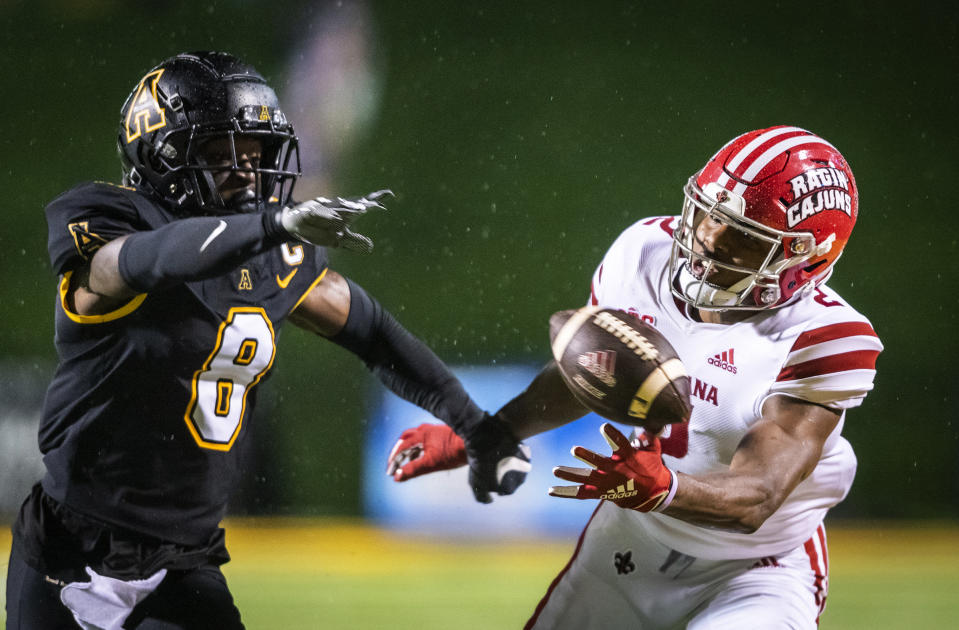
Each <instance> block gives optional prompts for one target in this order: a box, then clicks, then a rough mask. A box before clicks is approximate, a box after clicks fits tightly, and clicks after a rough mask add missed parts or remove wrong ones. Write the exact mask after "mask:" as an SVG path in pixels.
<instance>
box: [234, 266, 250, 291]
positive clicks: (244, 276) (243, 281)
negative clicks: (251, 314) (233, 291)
mask: <svg viewBox="0 0 959 630" xmlns="http://www.w3.org/2000/svg"><path fill="white" fill-rule="evenodd" d="M236 288H237V289H239V290H240V291H252V290H253V280H252V279H251V278H250V270H249V269H247V268H245V267H244V268H243V269H240V282H239V284H237V287H236Z"/></svg>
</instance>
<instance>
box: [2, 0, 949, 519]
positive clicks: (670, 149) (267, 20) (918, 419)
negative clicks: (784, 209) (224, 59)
mask: <svg viewBox="0 0 959 630" xmlns="http://www.w3.org/2000/svg"><path fill="white" fill-rule="evenodd" d="M340 18H342V22H343V23H344V24H346V25H347V26H348V27H349V26H350V25H354V26H355V25H356V24H360V25H361V26H362V28H360V29H358V30H352V31H351V30H349V29H347V31H348V32H351V33H353V36H354V37H359V39H358V40H349V39H348V38H347V40H346V44H344V46H345V48H344V50H346V51H347V53H345V55H346V62H345V63H346V65H347V66H349V65H350V63H351V61H350V60H351V57H350V56H349V51H355V50H360V51H362V56H363V58H364V59H365V62H364V63H365V65H364V67H365V70H364V74H361V75H357V76H362V77H366V81H367V83H363V84H362V85H361V86H359V87H362V88H364V90H365V91H364V90H360V89H358V88H357V90H356V91H357V92H358V93H357V94H354V95H353V96H352V98H353V100H349V99H346V101H345V102H346V103H347V105H346V106H345V107H341V108H340V109H345V110H346V111H347V112H348V113H352V114H354V115H355V114H356V111H361V112H365V113H362V114H361V115H360V116H359V117H358V118H353V119H351V120H353V122H351V123H350V122H348V123H340V125H341V126H340V127H330V129H329V130H327V133H326V135H325V136H324V137H325V140H324V141H325V142H326V143H327V145H326V146H331V147H335V150H334V149H329V150H327V151H326V155H327V156H328V157H329V156H333V157H335V160H334V159H327V160H326V161H325V162H324V163H323V164H322V168H323V170H324V179H323V181H322V183H323V185H325V186H327V187H328V188H329V189H328V190H318V191H317V193H316V194H319V193H321V192H325V193H328V194H329V193H332V194H342V195H351V194H359V193H364V192H367V191H370V190H374V189H377V188H381V187H390V188H392V189H393V190H395V191H396V193H397V198H396V199H395V200H394V201H393V202H392V203H391V204H389V206H390V209H389V211H387V212H383V213H378V214H375V215H373V216H369V217H366V218H365V219H363V223H362V225H361V230H360V231H363V232H365V233H367V234H369V235H371V236H372V237H373V238H374V240H375V242H376V249H375V251H374V253H373V254H372V255H371V256H369V257H360V256H356V255H351V254H349V253H339V252H334V253H333V254H332V266H333V268H334V269H337V270H338V271H341V272H343V273H344V274H345V275H348V276H350V277H352V278H354V279H355V280H356V281H358V282H359V283H360V284H362V285H364V286H365V287H366V289H367V290H369V291H370V292H371V293H372V294H374V295H376V296H377V297H378V298H379V299H380V300H381V301H382V302H383V304H384V305H386V306H387V307H388V308H390V310H391V311H392V312H393V313H394V314H395V315H396V316H397V317H398V318H399V319H400V320H401V321H402V322H403V323H404V324H405V325H406V326H407V327H408V328H409V329H410V330H412V331H414V332H415V333H417V334H418V335H420V336H421V337H422V338H424V339H425V340H426V341H427V342H428V343H430V344H431V345H432V346H433V348H434V349H435V350H436V351H437V353H438V354H439V355H440V356H441V357H443V358H444V359H445V360H446V361H447V362H449V363H451V364H454V365H460V364H491V363H493V362H498V363H502V362H521V363H530V364H540V363H542V362H545V361H546V360H547V358H548V339H547V325H546V323H547V320H548V317H549V315H550V314H551V313H553V312H554V311H556V310H560V309H563V308H570V307H575V306H578V305H581V304H583V303H584V301H585V299H586V295H587V291H588V283H589V279H590V275H591V273H592V271H593V269H594V267H595V266H596V265H597V264H598V262H599V260H600V259H601V257H602V255H603V253H604V252H605V250H606V248H607V247H608V245H609V244H610V243H611V242H612V240H613V239H614V238H615V236H616V235H618V234H619V232H620V231H621V230H622V229H623V228H625V227H626V226H628V225H630V224H631V223H632V222H634V221H636V220H637V219H639V218H641V217H644V216H651V215H659V214H675V213H678V212H679V210H680V207H681V203H682V186H683V183H684V182H685V180H686V178H687V177H688V176H689V175H690V174H691V173H692V172H693V171H695V170H697V169H698V168H700V167H701V166H702V165H703V164H704V163H705V160H706V159H707V158H708V157H709V156H710V155H712V153H713V152H714V151H716V150H717V149H718V148H719V147H720V146H721V145H722V144H723V143H725V142H726V141H727V140H729V139H730V138H732V137H733V136H735V135H737V134H739V133H741V132H744V131H746V130H749V129H753V128H758V127H766V126H770V125H774V124H792V125H798V126H801V127H805V128H807V129H810V130H812V131H814V132H816V133H818V134H820V135H822V136H823V137H825V138H827V139H828V140H829V141H830V142H832V143H833V144H834V145H836V146H837V147H839V149H840V150H841V151H842V152H843V153H844V155H845V156H846V158H847V159H848V160H849V162H850V164H851V165H852V167H853V169H854V172H855V174H856V177H857V181H858V185H859V191H860V216H859V222H858V225H857V227H856V230H855V231H854V233H853V236H852V239H851V241H850V244H849V246H848V247H847V249H846V251H845V254H844V256H843V258H842V260H841V261H840V263H839V265H838V267H837V271H836V273H835V275H834V277H833V279H832V280H831V282H830V285H831V286H832V287H834V288H835V289H837V290H838V291H839V292H840V293H841V294H842V295H843V297H844V298H846V299H847V300H848V301H849V302H850V303H851V304H853V305H854V306H855V307H856V308H858V309H859V310H860V311H862V312H863V313H865V314H866V315H867V316H868V317H869V318H870V319H871V320H872V322H873V324H874V327H875V329H876V330H877V332H878V334H879V335H880V338H881V339H882V340H883V342H884V343H885V346H886V350H885V352H884V353H883V354H882V355H881V356H880V359H879V364H878V376H877V379H876V388H875V390H874V391H873V393H871V394H870V395H869V397H868V398H867V400H866V402H865V404H864V405H863V406H862V407H860V408H858V409H855V410H853V411H852V412H850V413H849V415H848V418H847V422H846V428H845V435H846V436H847V438H848V439H849V440H850V441H851V442H852V444H853V446H854V447H855V448H856V451H857V454H858V456H859V462H860V464H859V473H858V476H857V479H856V483H855V486H854V487H853V491H852V493H851V494H850V496H849V498H848V499H847V500H846V501H845V503H843V504H842V505H841V506H840V507H839V508H838V509H837V510H836V511H835V514H836V515H838V516H846V517H854V518H861V519H866V518H870V519H872V518H884V517H924V518H925V517H943V518H955V517H956V516H957V515H959V457H957V446H959V426H957V423H959V417H957V412H956V398H957V396H956V390H955V389H953V388H954V387H956V377H955V375H954V373H953V371H952V366H953V361H954V357H955V356H956V355H957V352H959V347H957V346H959V344H957V338H959V334H957V331H956V328H957V324H959V321H957V314H956V313H957V306H959V282H957V278H956V276H957V272H959V263H957V259H959V247H957V240H956V239H957V236H956V235H957V230H956V228H957V227H959V221H957V219H956V215H954V214H953V213H954V212H955V210H954V209H953V206H955V205H956V201H955V199H953V197H955V196H956V193H955V186H954V180H955V177H956V172H957V166H959V164H957V158H956V155H957V149H959V141H957V137H959V134H957V132H956V127H955V117H956V113H957V112H959V97H957V93H959V90H957V87H956V86H957V80H959V58H957V39H959V38H957V23H959V20H957V18H959V9H957V8H956V5H952V4H945V3H855V4H853V3H787V2H762V3H759V2H739V3H727V4H714V5H708V7H707V5H705V4H704V3H683V2H677V3H607V2H595V3H585V2H548V3H547V2H540V3H518V2H502V3H500V2H493V3H478V4H462V3H449V2H438V1H436V2H431V1H424V0H415V1H408V2H373V3H369V4H366V5H357V4H356V3H350V2H343V3H335V2H328V3H312V2H311V3H307V2H272V3H254V2H245V1H241V0H232V1H229V0H216V1H206V2H195V3H193V2H191V3H182V4H181V3H168V2H165V3H160V2H142V3H136V5H134V3H122V2H119V1H106V0H101V1H99V2H67V1H59V2H51V1H46V2H43V1H41V2H4V3H2V4H0V29H2V36H0V56H2V59H3V63H2V64H0V86H2V88H0V89H2V98H0V155H2V156H3V158H2V168H0V190H2V191H3V199H4V201H3V203H2V209H0V212H2V215H0V226H2V227H0V278H2V282H0V322H2V327H0V352H2V355H0V367H2V370H0V379H2V381H0V389H2V390H4V391H5V394H4V396H5V399H6V401H7V402H6V405H7V407H6V408H8V409H9V408H13V407H17V406H18V405H19V406H20V407H23V406H25V405H26V406H29V405H30V404H32V403H31V401H35V399H36V396H37V395H38V394H37V392H39V395H42V388H43V387H44V386H45V384H46V381H47V379H48V378H49V375H50V373H51V371H52V367H53V365H54V361H55V353H54V348H53V343H52V338H53V304H54V301H53V300H54V294H55V280H56V279H55V278H54V277H53V276H52V273H51V270H50V266H49V262H48V259H47V254H46V225H45V221H44V217H43V207H44V205H45V204H46V203H47V202H48V201H49V200H50V199H52V198H53V197H54V196H55V195H57V194H58V193H60V192H61V191H63V190H65V189H67V188H69V187H71V186H73V185H74V184H76V183H78V182H80V181H82V180H86V179H105V180H112V181H116V180H117V179H118V178H119V163H118V160H117V158H116V155H115V135H116V129H117V123H118V119H119V110H120V106H121V105H122V104H123V101H124V99H125V98H126V96H127V94H128V92H129V91H130V90H131V89H132V88H133V86H134V85H135V83H136V82H137V81H138V80H139V78H140V77H141V76H142V75H143V74H144V73H145V72H146V71H147V70H148V69H149V68H151V67H152V66H153V65H154V64H156V63H158V62H159V61H161V60H162V59H164V58H166V57H168V56H170V55H172V54H174V53H176V52H180V51H184V50H197V49H219V50H226V51H230V52H233V53H234V54H237V55H239V56H241V57H242V58H244V59H246V60H248V61H249V62H251V63H253V64H254V65H255V66H257V68H258V69H259V70H260V71H261V72H263V73H264V74H265V75H266V76H267V77H268V78H269V79H270V80H271V81H272V82H273V84H274V86H275V87H276V89H277V91H278V93H280V95H281V99H284V100H282V101H281V102H283V104H284V108H285V109H286V110H287V113H288V115H289V116H290V118H291V120H292V121H293V122H294V124H295V125H296V126H297V130H298V131H299V132H300V133H301V135H304V134H307V135H308V134H309V133H310V132H311V131H312V132H313V133H314V134H316V135H320V136H323V135H324V134H323V131H324V130H323V129H319V127H320V126H321V123H320V122H319V120H320V119H318V118H315V117H314V116H312V115H311V114H310V113H308V112H307V111H306V109H308V107H309V103H310V101H311V98H315V99H316V100H317V102H326V100H325V99H327V98H328V97H329V96H330V95H331V94H333V92H334V91H336V90H340V91H342V89H343V88H342V86H343V83H341V82H339V81H338V80H336V78H335V77H336V76H339V75H336V73H331V74H329V75H326V74H324V75H322V76H320V77H318V78H317V79H316V80H315V81H312V82H306V83H305V84H304V82H303V81H302V79H296V78H294V75H293V73H292V71H291V70H290V68H291V66H292V65H293V64H295V63H296V61H297V60H298V59H300V58H301V57H302V55H303V52H302V51H303V50H304V48H303V47H304V46H305V44H304V42H306V41H309V40H311V39H314V38H316V37H318V36H322V34H323V29H324V26H323V25H324V24H327V23H329V21H333V22H336V20H337V19H340ZM357 33H359V35H357ZM357 41H359V44H357ZM350 42H352V43H350ZM351 46H352V47H351ZM357 46H358V48H357ZM330 76H333V78H332V79H331V78H329V77H330ZM364 86H365V87H364ZM304 88H305V92H304ZM366 88H368V89H366ZM297 90H299V91H298V92H297V93H298V94H300V95H301V96H300V97H298V98H299V100H298V101H297V103H298V104H297V105H295V106H291V105H290V104H288V103H287V101H286V100H285V96H284V95H286V94H293V93H294V92H295V91H297ZM311 90H312V94H313V96H310V94H311V92H310V91H311ZM304 93H305V94H307V96H305V97H304V96H302V95H303V94H304ZM304 103H306V105H304ZM358 103H359V104H360V105H362V108H359V105H357V104H358ZM338 111H339V110H338ZM340 113H341V114H342V112H340ZM312 127H317V128H316V129H313V128H312ZM301 196H302V193H301ZM524 385H525V384H517V389H519V388H521V387H522V386H524ZM375 387H378V385H377V384H375V382H373V381H371V379H370V378H369V376H368V373H367V372H366V370H365V368H363V366H362V365H361V364H360V363H359V362H358V361H357V360H355V359H354V358H353V357H352V356H351V355H349V354H348V353H346V352H345V351H343V350H341V349H339V348H337V347H335V346H333V345H332V344H328V343H323V342H319V341H316V340H314V339H313V338H311V337H310V336H309V335H307V334H305V333H303V332H301V331H299V330H294V329H292V327H287V328H286V329H285V332H284V333H283V336H282V339H281V348H280V352H279V354H278V360H277V362H276V366H275V372H274V375H273V377H272V378H271V379H270V381H268V383H267V384H266V385H265V390H264V391H263V395H262V396H261V399H262V402H263V403H264V409H263V410H262V411H261V413H260V414H259V417H258V418H257V420H256V425H255V427H254V436H255V438H256V439H255V442H256V444H257V448H256V451H257V452H256V462H257V463H256V471H255V473H254V472H251V474H250V475H249V476H248V478H249V480H250V481H249V485H248V487H246V488H244V489H243V491H242V493H241V496H240V499H238V502H237V507H236V510H237V511H245V512H271V513H290V514H355V513H357V512H358V510H359V506H360V501H359V497H358V493H359V483H358V481H357V477H358V473H359V453H360V447H361V444H362V438H363V423H364V420H363V418H364V415H365V413H366V411H367V404H368V403H367V401H368V400H369V399H370V397H371V396H370V394H371V392H372V391H373V388H375ZM4 421H5V420H4V417H3V416H0V424H2V423H3V422H4ZM384 456H385V453H384ZM554 463H555V462H543V463H542V464H545V465H553V464H554ZM0 483H3V482H2V481H0ZM465 491H467V490H466V489H465V488H464V492H465Z"/></svg>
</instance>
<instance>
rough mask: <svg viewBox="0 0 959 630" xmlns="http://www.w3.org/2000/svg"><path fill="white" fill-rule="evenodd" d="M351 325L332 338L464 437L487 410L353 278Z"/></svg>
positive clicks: (390, 385) (391, 386)
mask: <svg viewBox="0 0 959 630" xmlns="http://www.w3.org/2000/svg"><path fill="white" fill-rule="evenodd" d="M347 283H348V284H349V287H350V313H349V316H348V317H347V320H346V325H345V326H344V327H343V330H341V331H340V332H339V333H337V334H336V335H335V336H333V337H331V338H330V339H331V341H333V342H335V343H337V344H339V345H341V346H343V347H344V348H346V349H347V350H349V351H350V352H352V353H354V354H356V355H357V356H358V357H360V358H361V359H363V361H364V362H365V363H366V365H367V367H369V368H370V370H371V371H372V372H373V374H375V375H376V377H377V378H378V379H380V381H381V382H382V383H383V384H384V385H386V386H387V387H388V388H389V389H390V390H391V391H392V392H393V393H395V394H396V395H397V396H399V397H400V398H403V399H404V400H408V401H409V402H411V403H413V404H415V405H417V406H419V407H422V408H423V409H425V410H427V411H429V412H430V413H432V414H433V415H434V416H436V417H437V418H439V419H440V420H442V421H443V422H445V423H446V424H448V425H449V426H450V427H452V429H453V430H454V431H455V432H456V433H457V434H458V435H460V436H461V437H463V436H465V435H467V434H468V433H469V431H470V429H472V428H473V427H474V426H475V425H476V424H477V423H479V422H480V421H481V420H482V419H483V418H484V416H485V415H486V414H485V413H484V412H483V410H482V409H480V408H479V407H478V406H477V405H476V403H475V402H473V399H472V398H470V396H469V394H467V393H466V390H465V389H464V388H463V385H462V383H460V381H459V379H457V378H456V376H454V375H453V373H452V372H450V369H449V368H448V367H447V366H446V364H445V363H443V361H441V360H440V358H439V357H437V356H436V355H435V354H434V353H433V351H432V350H430V349H429V348H428V347H427V346H426V344H424V343H423V342H422V341H420V340H419V339H417V338H416V337H415V336H413V335H412V334H411V333H410V332H409V331H407V330H406V329H405V328H403V326H402V325H401V324H400V323H399V322H398V321H396V319H395V318H394V317H393V316H392V315H390V313H389V312H388V311H387V310H386V309H384V308H383V307H382V306H381V305H380V304H379V302H377V301H376V300H375V299H373V298H372V297H370V296H369V295H368V294H367V293H366V291H364V290H363V288H362V287H360V286H359V285H358V284H356V283H354V282H353V281H352V280H349V279H347Z"/></svg>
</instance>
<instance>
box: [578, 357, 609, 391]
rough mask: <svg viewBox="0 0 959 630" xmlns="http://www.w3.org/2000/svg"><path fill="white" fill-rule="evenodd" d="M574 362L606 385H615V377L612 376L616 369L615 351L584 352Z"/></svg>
mask: <svg viewBox="0 0 959 630" xmlns="http://www.w3.org/2000/svg"><path fill="white" fill-rule="evenodd" d="M576 362H577V363H579V364H580V365H581V366H583V367H584V368H585V369H586V371H587V372H589V373H590V374H592V375H593V376H595V377H596V378H598V379H599V380H600V382H601V383H602V384H603V385H605V386H606V387H615V386H616V377H614V376H613V371H614V370H615V369H616V353H615V352H613V351H612V350H600V351H599V352H585V353H583V354H581V355H579V357H578V358H577V359H576Z"/></svg>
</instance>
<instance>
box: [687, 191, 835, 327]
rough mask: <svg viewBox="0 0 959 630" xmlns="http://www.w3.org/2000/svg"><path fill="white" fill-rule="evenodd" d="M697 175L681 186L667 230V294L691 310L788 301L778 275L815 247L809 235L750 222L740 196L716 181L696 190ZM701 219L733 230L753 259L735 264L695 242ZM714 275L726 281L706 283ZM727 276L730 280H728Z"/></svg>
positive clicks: (767, 305)
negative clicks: (675, 217) (677, 215)
mask: <svg viewBox="0 0 959 630" xmlns="http://www.w3.org/2000/svg"><path fill="white" fill-rule="evenodd" d="M697 177H698V174H696V175H693V176H692V177H691V178H690V179H689V181H688V182H687V183H686V186H685V187H684V189H683V193H684V196H685V201H684V203H683V214H682V217H681V220H680V224H679V226H678V227H677V228H676V230H675V232H674V233H673V248H672V254H671V256H670V278H671V279H672V283H671V287H672V292H673V295H674V296H676V297H677V298H678V299H680V300H682V301H684V302H686V303H688V304H689V305H691V306H693V307H694V308H697V309H703V310H715V311H726V310H740V311H752V310H765V309H769V308H775V307H778V306H782V305H783V304H785V303H786V302H787V301H791V299H790V298H791V296H792V293H791V292H789V295H785V293H786V292H784V291H783V283H784V282H786V280H785V279H784V273H785V272H786V270H788V269H791V268H793V267H796V266H797V265H801V264H803V263H804V262H806V261H808V260H809V259H810V258H811V257H813V256H814V255H816V254H817V253H818V250H819V249H821V246H820V247H819V248H817V246H816V242H815V239H814V237H813V235H812V234H810V233H808V232H783V231H780V230H776V229H773V228H770V227H768V226H765V225H763V224H761V223H758V222H756V221H753V220H751V219H749V218H747V217H746V216H745V209H746V206H745V204H746V201H745V199H743V197H741V196H739V195H736V194H735V193H732V192H730V191H728V190H726V189H725V188H723V187H722V186H719V185H718V184H706V186H705V187H704V188H700V187H699V185H698V184H697V182H696V179H697ZM705 220H712V221H716V222H718V223H720V224H722V225H724V226H726V228H725V229H727V230H730V229H731V230H735V234H736V236H735V240H737V241H739V242H741V243H743V244H744V248H746V249H748V250H749V251H748V254H747V255H748V258H749V259H750V260H751V261H755V262H752V263H751V264H745V263H737V262H735V261H734V260H731V258H732V257H728V256H724V255H722V254H719V253H717V252H709V251H708V248H707V247H706V245H705V244H704V243H702V242H701V241H698V240H697V238H698V237H697V230H698V228H699V227H700V224H701V223H702V222H703V221H705ZM826 249H827V250H828V246H827V248H826ZM736 253H738V252H736ZM723 258H727V259H723ZM717 275H726V276H727V282H726V283H725V284H723V285H720V284H714V283H711V282H709V278H711V277H715V276H717ZM729 277H734V278H736V279H734V280H732V281H729Z"/></svg>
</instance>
